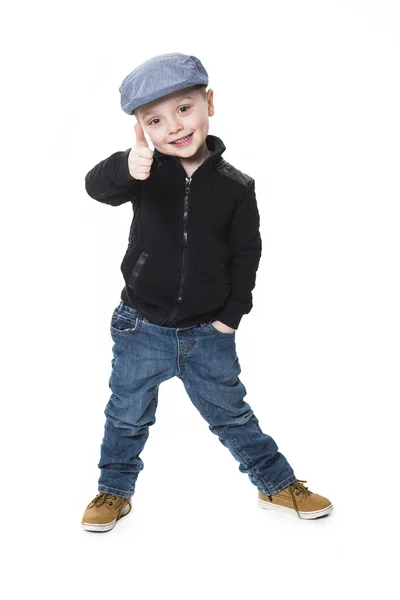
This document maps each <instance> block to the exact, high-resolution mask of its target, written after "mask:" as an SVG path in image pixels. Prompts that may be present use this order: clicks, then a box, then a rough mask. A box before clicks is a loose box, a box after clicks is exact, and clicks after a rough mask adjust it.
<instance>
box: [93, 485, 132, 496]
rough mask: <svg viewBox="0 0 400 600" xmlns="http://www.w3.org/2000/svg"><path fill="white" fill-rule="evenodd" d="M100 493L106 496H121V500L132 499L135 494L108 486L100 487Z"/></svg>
mask: <svg viewBox="0 0 400 600" xmlns="http://www.w3.org/2000/svg"><path fill="white" fill-rule="evenodd" d="M98 491H99V492H103V493H104V494H115V495H116V496H120V497H121V498H131V497H132V495H133V492H126V491H124V490H119V489H117V488H112V487H108V486H106V485H99V486H98Z"/></svg>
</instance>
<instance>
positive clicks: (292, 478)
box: [258, 475, 297, 496]
mask: <svg viewBox="0 0 400 600" xmlns="http://www.w3.org/2000/svg"><path fill="white" fill-rule="evenodd" d="M296 480H297V477H296V476H295V475H290V477H287V478H286V479H284V480H283V481H281V482H280V483H277V484H276V485H274V486H273V487H272V488H271V489H269V490H261V489H260V488H258V489H259V491H260V492H262V493H263V494H265V495H266V496H272V495H273V494H278V493H279V492H281V491H282V490H283V489H285V488H286V487H288V486H289V485H290V484H291V483H294V482H295V481H296Z"/></svg>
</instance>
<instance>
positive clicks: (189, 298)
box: [82, 53, 333, 531]
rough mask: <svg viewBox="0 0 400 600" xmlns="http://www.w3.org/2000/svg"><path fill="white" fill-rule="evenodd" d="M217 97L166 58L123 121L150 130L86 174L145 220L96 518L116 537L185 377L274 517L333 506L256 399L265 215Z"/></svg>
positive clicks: (128, 262) (132, 245) (175, 56)
mask: <svg viewBox="0 0 400 600" xmlns="http://www.w3.org/2000/svg"><path fill="white" fill-rule="evenodd" d="M207 85H208V75H207V72H206V70H205V69H204V66H203V65H202V63H201V62H200V60H199V59H198V58H196V57H195V56H187V55H184V54H180V53H170V54H163V55H159V56H155V57H153V58H151V59H149V60H147V61H145V62H144V63H143V64H141V65H139V66H138V67H137V68H136V69H135V70H134V71H132V73H130V74H129V75H128V76H127V77H126V78H125V79H124V81H123V82H122V85H121V87H120V93H121V106H122V109H123V110H124V111H125V112H126V113H127V114H129V115H134V116H135V117H136V119H137V123H136V124H135V132H136V143H135V145H134V146H133V148H129V149H128V150H125V151H120V152H116V153H114V154H112V155H111V156H110V157H108V158H106V159H105V160H103V161H101V162H100V163H98V164H97V165H96V166H95V167H93V169H91V170H90V171H89V173H88V174H87V175H86V180H85V182H86V191H87V193H88V194H89V195H90V196H91V197H92V198H94V199H95V200H98V201H99V202H102V203H105V204H110V205H112V206H119V205H121V204H123V203H125V202H131V203H132V207H133V211H134V216H133V220H132V224H131V228H130V233H129V243H128V248H127V250H126V253H125V256H124V258H123V260H122V263H121V271H122V274H123V277H124V281H125V286H124V288H123V290H122V292H121V299H120V302H119V304H118V306H117V307H116V308H115V310H114V311H113V314H112V317H111V323H110V332H111V336H112V339H113V342H114V345H113V359H112V373H111V377H110V380H109V386H110V389H111V392H112V393H111V397H110V399H109V401H108V404H107V406H106V408H105V411H104V412H105V415H106V422H105V427H104V437H103V441H102V444H101V450H100V461H99V464H98V467H99V469H100V478H99V481H98V492H99V493H98V494H97V495H96V496H95V498H94V499H93V500H92V501H91V502H90V503H89V504H88V506H87V508H86V510H85V512H84V515H83V518H82V527H83V528H84V529H86V530H89V531H109V530H110V529H112V528H113V527H114V525H115V523H116V522H117V520H119V519H120V518H121V517H123V516H125V515H127V514H128V513H129V512H130V510H131V500H130V499H131V497H132V495H133V494H134V491H135V485H136V480H137V477H138V474H139V472H140V471H141V469H142V468H143V461H142V460H141V459H140V458H139V455H140V453H141V451H142V450H143V448H144V445H145V443H146V440H147V438H148V435H149V427H150V425H152V424H153V423H154V422H155V412H156V408H157V403H158V391H159V386H160V384H161V383H162V382H163V381H166V380H168V379H170V378H172V377H174V376H177V377H179V378H180V379H181V380H182V382H183V384H184V386H185V389H186V391H187V394H188V395H189V397H190V399H191V401H192V402H193V404H194V405H195V407H196V408H197V409H198V411H199V412H200V414H201V416H202V417H203V418H204V419H205V420H206V421H207V422H208V424H209V429H210V431H212V432H213V433H214V434H216V435H217V436H218V438H219V440H220V441H221V443H222V444H223V445H224V446H226V448H228V449H229V451H230V452H231V454H232V455H233V457H234V458H235V459H236V460H237V461H238V462H239V463H240V464H239V470H240V471H241V472H242V473H246V474H247V475H248V477H249V479H250V481H251V482H252V483H253V484H254V485H255V486H256V488H257V489H258V504H259V506H260V507H261V508H272V509H276V510H277V511H288V512H291V513H293V514H297V515H298V516H299V517H300V518H305V519H315V518H317V517H320V516H323V515H326V514H328V513H329V512H330V511H331V510H332V508H333V507H332V504H331V502H330V501H329V500H328V499H327V498H324V497H323V496H320V495H318V494H314V493H312V492H311V491H310V490H309V489H308V488H307V487H306V486H305V485H304V483H306V482H305V481H304V480H298V479H297V478H296V477H295V475H294V472H293V469H292V467H291V466H290V464H289V463H288V461H287V460H286V458H285V457H284V456H283V454H281V453H280V452H279V451H278V446H277V444H276V442H275V441H274V440H273V438H272V437H270V436H269V435H267V434H265V433H263V431H262V430H261V428H260V426H259V422H258V420H257V418H256V416H255V414H254V412H253V411H252V408H251V407H250V405H249V404H248V403H247V402H245V401H244V397H245V395H246V389H245V386H244V385H243V383H242V382H241V380H240V379H239V374H240V372H241V370H240V365H239V361H238V357H237V354H236V345H235V334H236V331H237V329H238V326H239V324H240V321H241V318H242V316H243V315H244V314H247V313H249V312H250V310H251V308H252V290H253V288H254V286H255V280H256V271H257V269H258V264H259V260H260V257H261V247H262V246H261V237H260V232H259V213H258V208H257V201H256V196H255V183H254V179H252V178H251V177H250V176H249V175H246V174H245V173H243V172H241V171H239V170H238V169H236V168H235V167H233V166H232V165H231V164H229V163H228V162H226V161H225V160H224V159H223V158H222V154H223V152H224V151H225V145H224V143H223V142H222V140H221V139H220V138H219V137H217V136H215V135H210V134H208V130H209V117H210V116H212V115H213V114H214V105H213V90H211V89H209V90H208V91H206V87H207ZM144 132H146V133H147V134H148V136H149V137H150V139H151V141H152V143H153V145H154V150H151V149H150V148H149V146H148V143H147V141H146V138H145V135H144Z"/></svg>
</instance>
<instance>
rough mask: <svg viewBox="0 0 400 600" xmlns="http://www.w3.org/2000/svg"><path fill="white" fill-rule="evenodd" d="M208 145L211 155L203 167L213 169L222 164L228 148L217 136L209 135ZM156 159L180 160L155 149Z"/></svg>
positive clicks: (207, 138)
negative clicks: (223, 154)
mask: <svg viewBox="0 0 400 600" xmlns="http://www.w3.org/2000/svg"><path fill="white" fill-rule="evenodd" d="M206 145H207V148H208V149H209V150H211V155H210V156H209V157H208V158H206V160H205V161H204V162H203V163H202V165H201V166H203V165H204V167H206V168H212V167H213V166H214V165H216V164H218V163H220V162H221V161H222V160H223V159H222V158H221V154H222V153H223V152H225V150H226V146H225V144H224V142H223V141H222V140H221V138H219V137H218V136H216V135H211V134H208V135H207V137H206ZM154 158H156V159H158V160H161V161H164V160H168V159H176V160H179V159H178V158H177V157H176V156H170V155H169V154H164V152H160V151H159V150H157V148H154Z"/></svg>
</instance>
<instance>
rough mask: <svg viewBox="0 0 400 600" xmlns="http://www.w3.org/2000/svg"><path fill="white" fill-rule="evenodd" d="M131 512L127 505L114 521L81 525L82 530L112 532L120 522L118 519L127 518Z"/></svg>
mask: <svg viewBox="0 0 400 600" xmlns="http://www.w3.org/2000/svg"><path fill="white" fill-rule="evenodd" d="M130 510H131V509H130V506H129V504H125V506H124V508H123V509H122V510H121V514H120V515H119V517H116V518H115V519H114V520H113V521H110V522H109V523H81V525H82V528H83V529H86V531H100V532H104V531H110V529H112V528H113V527H115V524H116V522H117V521H118V519H121V518H122V517H125V515H127V514H128V513H129V512H130Z"/></svg>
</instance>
